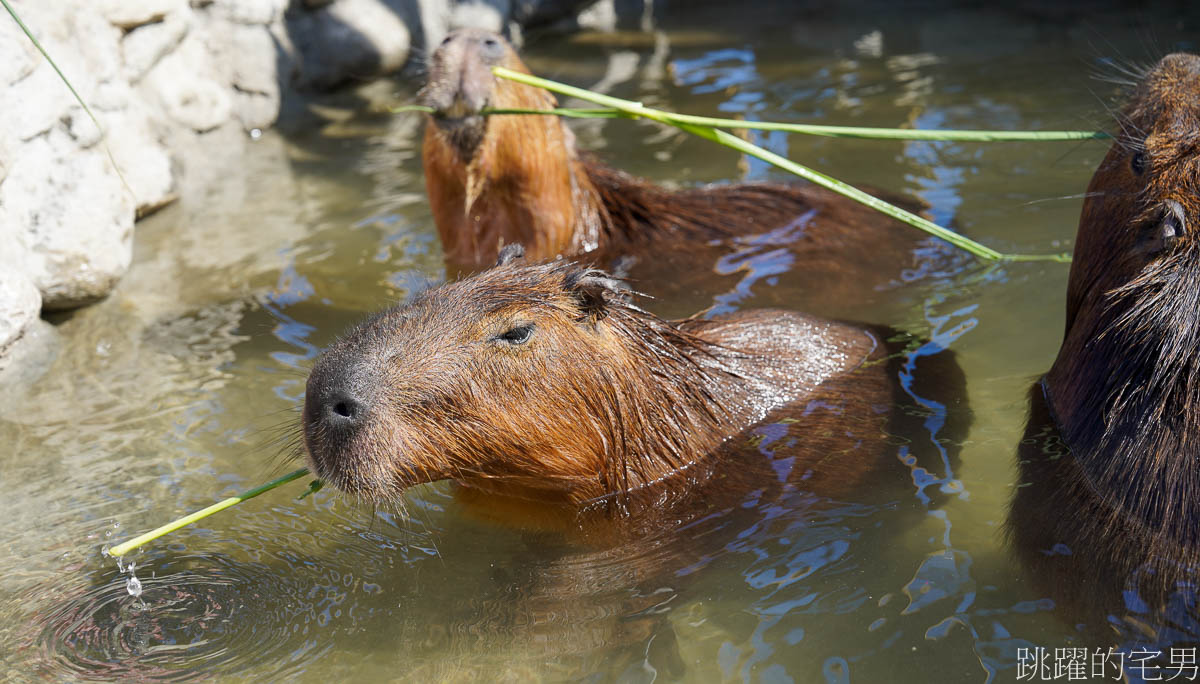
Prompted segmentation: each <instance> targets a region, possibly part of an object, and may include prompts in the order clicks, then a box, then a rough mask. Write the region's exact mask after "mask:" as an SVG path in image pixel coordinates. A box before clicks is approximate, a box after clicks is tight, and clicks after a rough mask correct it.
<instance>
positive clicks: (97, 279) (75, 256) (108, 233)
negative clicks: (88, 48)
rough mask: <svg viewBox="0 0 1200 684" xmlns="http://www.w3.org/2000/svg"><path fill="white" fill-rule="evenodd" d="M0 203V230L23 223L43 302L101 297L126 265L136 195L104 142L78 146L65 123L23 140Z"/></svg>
mask: <svg viewBox="0 0 1200 684" xmlns="http://www.w3.org/2000/svg"><path fill="white" fill-rule="evenodd" d="M0 205H3V206H4V208H5V215H4V217H3V220H4V221H5V222H6V223H7V224H8V225H7V226H6V227H5V228H4V229H0V234H3V233H8V234H13V233H14V232H17V231H20V234H19V236H20V241H21V242H23V243H24V245H25V246H26V247H27V248H28V250H29V258H28V259H26V270H27V272H28V273H29V275H30V276H31V277H32V279H33V282H34V283H35V284H36V285H37V287H38V289H39V290H40V291H41V293H42V305H43V306H44V307H45V308H47V309H64V308H72V307H76V306H80V305H83V304H86V303H88V302H92V301H95V300H97V299H100V298H102V297H104V296H105V295H107V294H108V293H109V292H110V291H111V290H112V288H113V287H114V286H115V285H116V282H117V280H118V279H120V277H121V275H122V274H124V273H125V271H126V269H128V267H129V261H130V257H131V255H132V241H133V217H134V202H133V199H132V198H131V197H130V195H129V193H128V191H126V190H125V188H124V186H122V184H121V181H120V180H119V179H118V177H117V174H116V171H115V170H114V169H113V167H112V165H111V163H110V162H109V160H108V156H107V155H106V154H105V153H104V152H103V151H102V149H101V148H100V147H99V146H94V147H92V148H90V149H86V150H80V149H79V148H78V146H77V145H76V143H75V141H74V140H73V139H71V137H70V136H69V135H68V134H67V133H66V131H65V130H64V129H63V128H62V127H56V128H54V129H53V130H51V132H50V133H49V134H48V135H43V136H38V137H36V138H34V139H33V140H31V141H29V142H28V143H26V144H25V145H23V146H22V148H21V150H20V153H19V154H18V155H17V156H16V158H15V159H14V161H13V164H12V166H10V167H9V170H8V176H7V177H6V178H5V179H4V183H3V184H2V185H0Z"/></svg>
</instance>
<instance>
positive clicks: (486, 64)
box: [420, 29, 940, 308]
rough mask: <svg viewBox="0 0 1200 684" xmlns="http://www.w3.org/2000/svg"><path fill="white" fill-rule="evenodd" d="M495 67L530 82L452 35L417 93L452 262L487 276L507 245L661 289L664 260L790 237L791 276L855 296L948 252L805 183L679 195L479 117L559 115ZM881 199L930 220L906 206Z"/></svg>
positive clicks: (560, 144)
mask: <svg viewBox="0 0 1200 684" xmlns="http://www.w3.org/2000/svg"><path fill="white" fill-rule="evenodd" d="M493 66H504V67H507V68H509V69H513V70H515V71H521V72H525V73H529V70H528V68H527V67H526V66H525V65H524V64H523V63H522V61H521V59H520V57H518V56H517V53H516V52H515V51H514V50H513V48H512V47H511V46H510V45H509V44H508V42H507V41H505V40H504V39H503V38H501V37H500V36H497V35H495V34H492V33H488V32H485V31H480V30H475V29H465V30H460V31H456V32H454V33H451V34H450V35H449V36H447V37H446V39H445V40H444V41H443V42H442V44H441V45H440V46H439V47H438V48H437V50H436V51H435V52H434V53H433V55H432V56H431V58H430V60H429V74H428V82H427V84H426V85H425V87H424V88H423V89H422V91H421V95H420V100H421V102H422V103H423V104H425V105H428V106H430V107H432V108H433V109H434V113H433V114H432V115H430V116H429V121H428V123H427V125H426V128H425V141H424V152H423V157H424V171H425V186H426V190H427V192H428V194H429V203H430V207H431V210H432V212H433V218H434V221H435V223H436V224H437V229H438V234H439V236H440V237H441V241H442V247H443V250H444V252H445V255H446V257H447V259H448V260H449V261H450V262H451V263H453V264H456V265H460V266H472V265H473V266H487V265H489V264H491V263H492V262H494V261H495V259H496V255H497V251H498V249H499V248H500V246H501V245H504V244H511V243H519V244H522V245H524V246H525V248H526V250H527V254H528V256H529V257H530V258H531V259H534V260H542V259H548V258H553V257H555V256H573V257H581V256H585V255H586V258H587V260H588V261H591V262H592V263H597V264H599V265H601V266H602V267H608V266H610V265H611V264H612V263H613V262H614V260H616V259H618V258H627V257H633V259H634V260H635V261H637V260H640V261H642V262H644V265H645V266H646V267H647V269H648V270H647V271H646V272H645V273H642V272H638V273H637V274H636V275H637V277H638V281H639V282H641V283H645V282H650V281H653V282H654V283H655V285H656V286H661V285H662V284H664V283H670V282H671V281H673V280H674V279H676V278H677V277H678V273H677V272H674V271H672V272H670V273H668V274H666V275H664V274H663V270H662V261H663V258H664V257H666V256H669V255H671V256H673V255H679V254H687V255H689V257H690V258H689V261H690V262H691V263H693V264H699V263H701V261H700V260H703V259H708V260H709V261H710V262H711V261H713V260H715V259H716V258H717V257H716V256H714V254H711V253H710V252H712V251H713V247H714V246H715V245H721V244H723V243H726V242H729V241H732V240H733V239H735V238H745V237H749V236H755V235H766V234H769V233H772V232H783V233H787V239H786V241H785V244H786V247H787V248H788V249H790V250H791V251H792V252H794V253H795V255H796V256H795V262H796V263H795V265H794V269H793V270H792V271H791V274H790V278H793V279H796V280H797V281H798V284H799V285H801V286H803V287H804V288H807V289H813V290H817V291H819V292H821V293H822V294H823V295H824V296H825V297H827V298H828V297H835V298H841V299H846V300H849V299H850V298H853V297H862V296H864V295H866V294H869V293H871V292H872V291H873V290H874V289H876V288H879V287H881V286H884V285H889V284H892V283H894V282H898V281H900V280H901V273H902V272H903V271H905V270H906V269H912V268H914V264H915V263H916V262H918V261H923V260H928V259H929V258H930V254H929V252H930V250H929V249H928V248H929V246H930V244H934V243H937V244H940V241H937V240H933V239H931V238H928V237H926V236H925V235H924V234H923V233H921V232H919V231H918V230H917V229H915V228H912V227H910V226H907V225H905V224H902V223H900V222H899V221H896V220H894V219H891V218H888V217H885V216H884V215H883V214H880V213H878V212H876V211H875V210H873V209H869V208H867V207H865V206H863V205H862V204H859V203H858V202H855V201H853V200H850V199H847V198H845V197H842V196H841V195H838V194H836V193H833V192H831V191H828V190H825V189H823V188H820V187H817V186H815V185H810V184H807V183H797V184H794V185H785V184H772V183H743V184H731V185H710V186H706V187H695V188H685V189H680V190H670V189H666V188H663V187H660V186H658V185H655V184H653V183H650V182H648V181H645V180H643V179H639V178H634V177H632V176H630V175H628V174H625V173H623V172H621V171H618V170H616V169H614V168H612V167H609V166H607V165H605V164H604V163H602V162H600V161H599V160H597V159H595V158H594V157H592V156H590V155H587V154H583V153H581V152H580V151H579V150H578V149H577V148H576V144H575V139H574V135H573V134H572V132H571V129H570V128H568V127H567V126H566V125H565V124H564V123H563V122H562V121H561V120H560V119H559V118H558V117H556V116H530V115H483V114H481V111H482V110H483V109H484V108H521V109H550V108H552V107H554V106H555V100H554V97H553V95H551V94H550V93H549V92H547V91H545V90H542V89H540V88H535V87H531V86H526V85H522V84H518V83H515V82H512V81H509V80H506V79H501V78H497V77H495V76H493V74H492V72H491V67H493ZM877 194H879V193H877ZM885 199H888V200H889V201H892V202H893V203H897V204H900V205H902V206H904V207H905V208H908V209H909V210H911V211H914V212H919V211H921V210H922V208H921V207H918V206H915V204H916V203H915V202H913V201H912V200H911V199H902V198H896V197H886V198H885ZM722 251H727V248H726V250H722ZM719 253H720V252H718V254H719ZM692 270H695V271H697V272H701V273H702V271H699V269H692ZM680 271H681V272H684V273H686V272H687V269H686V268H685V269H680ZM711 276H712V274H711V273H709V274H708V277H709V278H710V279H711ZM806 308H807V307H806Z"/></svg>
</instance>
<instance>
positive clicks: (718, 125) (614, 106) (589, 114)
mask: <svg viewBox="0 0 1200 684" xmlns="http://www.w3.org/2000/svg"><path fill="white" fill-rule="evenodd" d="M492 71H493V73H495V74H496V75H497V76H499V77H501V78H507V79H509V80H512V81H516V82H518V83H523V84H525V85H530V86H534V87H537V88H544V89H545V90H549V91H551V92H555V93H558V94H560V95H567V96H570V97H576V98H579V99H581V100H585V101H588V102H594V103H596V104H600V105H605V107H606V108H604V109H574V108H556V109H548V110H541V109H500V108H496V109H491V108H485V109H484V110H483V111H482V113H483V114H486V115H498V114H523V115H543V116H544V115H547V114H550V115H556V116H566V117H572V118H589V119H594V118H604V119H614V118H625V119H636V118H645V119H650V120H652V121H657V122H659V123H662V124H666V125H668V126H674V127H675V128H678V129H680V130H682V131H685V132H687V133H691V134H692V135H695V136H698V137H701V138H704V139H705V140H711V141H713V142H716V143H719V144H721V145H724V146H726V147H730V148H733V149H735V150H737V151H739V152H741V153H743V154H748V155H750V156H752V157H756V158H758V159H761V160H763V161H765V162H767V163H768V164H771V165H773V166H777V167H779V168H781V169H783V170H785V171H788V172H790V173H793V174H795V175H797V176H800V177H801V178H803V179H805V180H807V181H809V182H812V183H815V184H817V185H820V186H822V187H824V188H827V189H829V190H832V191H834V192H836V193H838V194H841V195H844V196H846V197H849V198H850V199H853V200H855V201H858V202H861V203H863V204H865V205H867V206H869V207H871V208H872V209H875V210H876V211H879V212H881V213H883V214H886V215H888V216H891V217H892V218H895V219H897V220H899V221H902V222H904V223H907V224H908V225H910V226H913V227H915V228H918V229H920V230H923V231H925V232H927V233H929V234H931V235H934V236H936V237H938V238H941V239H942V240H945V241H946V242H949V243H950V244H952V245H954V246H956V247H958V248H960V249H963V250H966V251H968V252H970V253H971V254H974V255H975V256H978V257H980V258H982V259H987V260H989V261H1057V262H1062V263H1067V262H1070V261H1071V255H1070V254H1062V253H1060V254H1004V253H1001V252H997V251H996V250H994V249H992V248H990V247H987V246H985V245H981V244H979V243H978V242H975V241H974V240H972V239H970V238H968V237H965V236H963V235H959V234H958V233H955V232H954V231H952V230H948V229H946V228H944V227H942V226H939V225H937V224H936V223H933V222H932V221H929V220H927V219H925V218H922V217H920V216H917V215H916V214H913V213H911V212H908V211H905V210H904V209H901V208H900V207H897V206H895V205H893V204H890V203H888V202H885V201H883V200H881V199H879V198H877V197H875V196H873V195H870V194H868V193H866V192H863V191H862V190H859V189H858V188H856V187H854V186H852V185H849V184H847V183H843V182H842V181H840V180H838V179H836V178H833V177H831V176H828V175H826V174H823V173H821V172H819V171H816V170H814V169H811V168H809V167H807V166H804V165H802V164H798V163H796V162H794V161H792V160H790V159H787V158H786V157H782V156H780V155H777V154H775V153H773V152H771V151H769V150H766V149H763V148H762V147H759V146H758V145H755V144H754V143H751V142H749V141H746V140H743V139H742V138H739V137H737V136H735V135H731V134H729V133H727V132H726V131H725V130H722V129H743V130H760V131H785V132H788V133H801V134H804V135H820V136H826V137H834V138H869V139H881V140H953V141H963V142H1009V141H1035V140H1037V141H1050V140H1100V139H1106V138H1109V137H1110V136H1109V135H1108V134H1107V133H1103V132H1100V131H955V130H919V129H904V128H863V127H857V126H825V125H813V124H789V123H774V122H764V121H742V120H740V119H720V118H715V117H708V116H692V115H689V114H676V113H674V112H668V111H664V110H661V109H653V108H650V107H646V106H644V105H642V104H641V103H640V102H633V101H631V100H623V99H621V98H618V97H612V96H611V95H602V94H600V93H594V92H592V91H590V90H584V89H583V88H576V87H574V86H569V85H566V84H565V83H559V82H557V81H551V80H549V79H545V78H539V77H537V76H530V75H529V74H524V73H521V72H518V71H513V70H511V69H506V68H504V67H493V68H492ZM391 111H393V112H412V111H420V112H427V113H432V112H433V109H432V108H431V107H422V106H417V105H413V106H405V107H396V108H393V109H392V110H391Z"/></svg>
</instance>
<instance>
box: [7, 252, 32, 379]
mask: <svg viewBox="0 0 1200 684" xmlns="http://www.w3.org/2000/svg"><path fill="white" fill-rule="evenodd" d="M5 262H8V263H5ZM41 310H42V295H41V293H39V292H38V289H37V286H36V285H34V284H33V280H32V279H31V278H30V277H29V275H28V274H26V273H25V271H24V270H23V269H21V268H20V267H19V265H18V264H17V263H16V260H15V259H12V260H11V261H10V260H8V259H4V258H2V257H0V366H2V365H3V363H4V362H3V356H4V353H5V351H6V350H7V349H8V348H9V346H10V345H12V344H13V343H14V342H16V341H17V339H18V338H20V337H21V335H22V334H23V333H24V332H25V330H26V329H27V328H28V327H29V326H30V324H32V323H33V322H34V321H35V320H37V317H38V312H39V311H41Z"/></svg>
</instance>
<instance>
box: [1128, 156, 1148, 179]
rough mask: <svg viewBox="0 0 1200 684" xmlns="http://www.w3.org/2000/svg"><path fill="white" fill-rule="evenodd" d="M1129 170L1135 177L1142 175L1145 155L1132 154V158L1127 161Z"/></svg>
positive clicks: (1144, 169) (1144, 167)
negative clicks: (1131, 170)
mask: <svg viewBox="0 0 1200 684" xmlns="http://www.w3.org/2000/svg"><path fill="white" fill-rule="evenodd" d="M1129 168H1131V169H1133V172H1134V173H1136V174H1137V175H1139V176H1140V175H1142V174H1143V173H1145V171H1146V153H1145V152H1134V153H1133V157H1132V158H1131V159H1130V160H1129Z"/></svg>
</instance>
